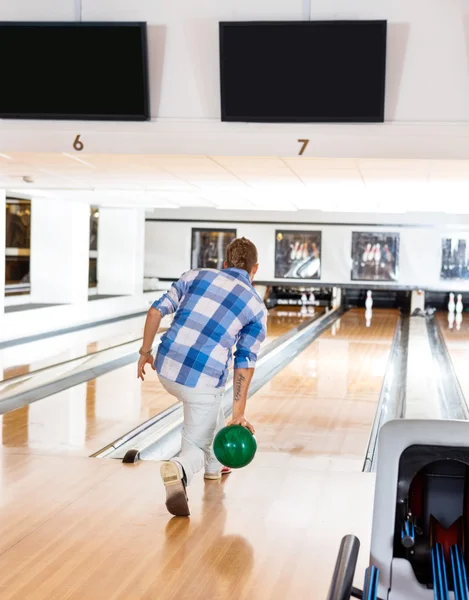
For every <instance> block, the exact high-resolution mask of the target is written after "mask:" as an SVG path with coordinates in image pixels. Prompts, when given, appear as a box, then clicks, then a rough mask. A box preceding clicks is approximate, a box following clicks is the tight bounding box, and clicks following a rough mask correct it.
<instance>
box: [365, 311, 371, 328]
mask: <svg viewBox="0 0 469 600" xmlns="http://www.w3.org/2000/svg"><path fill="white" fill-rule="evenodd" d="M372 318H373V311H372V310H371V308H367V309H366V311H365V320H366V326H367V327H369V326H370V325H371V319H372Z"/></svg>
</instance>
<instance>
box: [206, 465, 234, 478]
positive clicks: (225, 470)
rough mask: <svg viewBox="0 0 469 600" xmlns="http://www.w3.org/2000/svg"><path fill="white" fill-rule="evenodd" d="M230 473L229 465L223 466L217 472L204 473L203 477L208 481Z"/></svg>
mask: <svg viewBox="0 0 469 600" xmlns="http://www.w3.org/2000/svg"><path fill="white" fill-rule="evenodd" d="M230 473H231V469H230V467H223V468H222V470H221V471H218V473H205V474H204V479H208V480H209V481H212V480H213V481H216V480H217V479H221V478H222V475H229V474H230Z"/></svg>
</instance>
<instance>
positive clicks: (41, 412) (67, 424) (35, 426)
mask: <svg viewBox="0 0 469 600" xmlns="http://www.w3.org/2000/svg"><path fill="white" fill-rule="evenodd" d="M279 312H280V314H279V315H277V311H275V310H274V311H271V314H270V315H269V319H268V337H267V339H266V341H265V344H268V343H269V342H271V341H273V340H274V339H275V338H276V337H278V336H281V335H283V334H284V333H286V332H287V331H289V330H290V329H291V328H292V327H296V326H298V325H299V324H300V323H301V322H302V321H303V320H304V318H305V317H301V315H300V314H299V312H297V313H295V311H294V310H293V311H291V310H290V314H289V315H288V314H287V315H285V314H284V312H285V311H279ZM319 314H321V313H320V312H319V311H317V313H316V316H319ZM306 318H308V319H311V316H309V317H306ZM147 372H148V377H147V378H146V379H145V382H144V383H143V384H142V383H141V382H140V380H138V379H137V376H136V366H135V365H133V364H131V365H128V366H126V367H122V368H121V369H117V370H115V371H112V372H110V373H107V374H105V375H102V376H101V377H98V378H97V379H93V380H91V381H89V382H87V383H83V384H81V385H77V386H75V387H73V388H70V389H68V390H64V391H63V392H60V393H58V394H54V395H53V396H50V397H48V398H44V399H43V400H40V401H39V402H35V403H33V404H31V405H29V406H26V407H24V408H20V409H18V410H16V411H12V412H10V413H7V414H5V415H3V416H1V415H0V423H1V425H2V427H1V429H0V433H1V435H0V441H1V446H2V447H3V449H4V450H5V451H8V452H15V453H18V452H20V453H34V454H56V453H59V454H68V455H77V456H89V455H90V454H92V453H94V452H96V451H97V450H99V449H100V448H102V447H103V446H105V445H106V444H108V443H110V442H112V441H113V440H115V439H116V438H118V437H119V436H121V435H123V434H125V433H127V432H128V431H129V430H130V429H132V428H133V427H136V426H137V425H139V424H140V423H142V422H143V421H146V420H147V419H149V418H151V417H152V416H154V415H156V414H158V413H159V412H161V411H162V410H165V409H166V408H168V407H169V406H171V405H172V404H174V402H175V399H174V398H173V397H172V396H170V395H169V394H168V393H167V392H166V391H165V390H164V389H163V387H162V386H161V385H160V383H159V381H158V379H157V377H156V376H155V373H154V372H153V371H152V370H151V369H150V367H148V369H147Z"/></svg>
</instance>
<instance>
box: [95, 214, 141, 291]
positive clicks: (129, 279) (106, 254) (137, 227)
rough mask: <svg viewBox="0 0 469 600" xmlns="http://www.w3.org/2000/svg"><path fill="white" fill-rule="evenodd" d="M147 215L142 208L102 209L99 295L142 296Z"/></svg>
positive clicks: (100, 220) (99, 240) (99, 249)
mask: <svg viewBox="0 0 469 600" xmlns="http://www.w3.org/2000/svg"><path fill="white" fill-rule="evenodd" d="M144 256H145V211H144V210H143V209H140V208H107V207H102V208H100V209H99V225H98V294H110V295H116V296H119V295H122V296H126V295H129V296H132V295H137V294H141V293H143V264H144Z"/></svg>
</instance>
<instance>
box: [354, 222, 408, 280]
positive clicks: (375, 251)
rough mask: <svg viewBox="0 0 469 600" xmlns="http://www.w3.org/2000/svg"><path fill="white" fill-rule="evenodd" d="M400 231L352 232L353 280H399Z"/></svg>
mask: <svg viewBox="0 0 469 600" xmlns="http://www.w3.org/2000/svg"><path fill="white" fill-rule="evenodd" d="M399 239H400V236H399V234H398V233H381V232H380V233H374V232H369V231H360V232H358V231H354V232H353V233H352V280H354V281H397V280H398V276H399V271H398V265H399Z"/></svg>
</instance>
